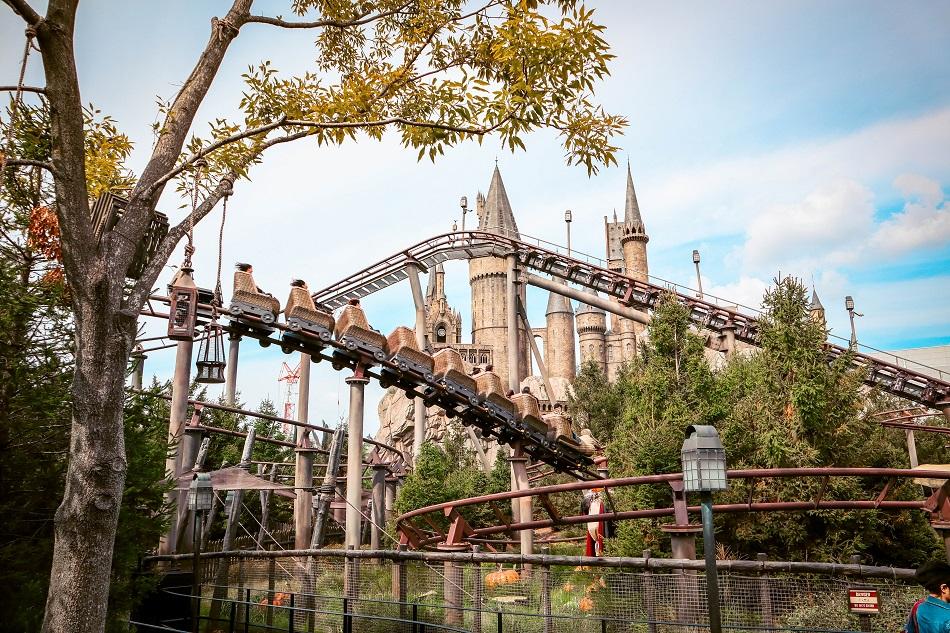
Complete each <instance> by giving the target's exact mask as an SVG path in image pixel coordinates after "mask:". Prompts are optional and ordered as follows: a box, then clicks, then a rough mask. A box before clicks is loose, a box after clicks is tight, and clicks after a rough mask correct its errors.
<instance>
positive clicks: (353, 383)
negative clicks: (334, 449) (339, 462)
mask: <svg viewBox="0 0 950 633" xmlns="http://www.w3.org/2000/svg"><path fill="white" fill-rule="evenodd" d="M368 382H369V379H368V378H365V377H364V376H363V366H362V365H357V366H356V370H355V371H354V372H353V375H352V376H350V377H349V378H347V379H346V384H348V385H349V386H350V421H349V428H348V429H347V433H348V437H347V442H346V451H347V453H346V546H347V547H352V548H353V549H359V547H360V509H361V505H362V499H363V391H364V388H365V387H366V383H368Z"/></svg>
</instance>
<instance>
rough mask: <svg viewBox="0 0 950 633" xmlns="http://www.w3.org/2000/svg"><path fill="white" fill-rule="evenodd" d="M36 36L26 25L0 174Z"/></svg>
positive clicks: (0, 184) (0, 182)
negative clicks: (18, 75)
mask: <svg viewBox="0 0 950 633" xmlns="http://www.w3.org/2000/svg"><path fill="white" fill-rule="evenodd" d="M34 37H36V29H35V28H33V27H32V26H28V27H26V44H24V46H23V61H22V62H21V63H20V78H19V79H18V80H17V84H16V92H15V93H14V97H13V104H11V105H10V123H9V125H8V126H7V135H6V138H5V139H4V143H3V153H2V154H0V174H4V173H6V170H7V155H8V154H9V153H10V150H11V149H13V126H14V125H15V123H16V115H17V111H18V110H19V109H20V106H22V105H23V81H24V80H25V78H26V62H27V60H28V59H29V57H30V49H31V48H32V44H33V38H34ZM2 190H3V178H2V177H0V191H2Z"/></svg>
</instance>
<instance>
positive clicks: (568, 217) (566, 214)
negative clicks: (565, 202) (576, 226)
mask: <svg viewBox="0 0 950 633" xmlns="http://www.w3.org/2000/svg"><path fill="white" fill-rule="evenodd" d="M573 219H574V216H573V215H571V210H570V209H568V210H567V211H565V212H564V221H565V222H567V223H568V224H570V223H571V221H572V220H573Z"/></svg>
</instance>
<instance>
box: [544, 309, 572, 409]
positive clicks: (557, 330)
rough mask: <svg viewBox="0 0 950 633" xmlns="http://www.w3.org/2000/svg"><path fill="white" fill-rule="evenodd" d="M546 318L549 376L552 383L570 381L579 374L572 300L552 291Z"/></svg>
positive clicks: (545, 351)
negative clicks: (575, 349) (575, 350)
mask: <svg viewBox="0 0 950 633" xmlns="http://www.w3.org/2000/svg"><path fill="white" fill-rule="evenodd" d="M545 318H546V320H547V335H546V337H545V339H544V341H545V342H544V364H545V366H546V368H547V370H548V378H550V379H551V382H552V383H553V382H555V379H563V380H565V381H567V382H568V383H569V382H571V381H573V380H574V378H575V377H576V376H577V358H576V356H575V352H574V311H573V310H572V309H571V300H570V299H568V298H567V297H565V296H564V295H559V294H557V293H555V292H552V293H550V295H549V296H548V309H547V310H546V311H545ZM555 391H556V388H555Z"/></svg>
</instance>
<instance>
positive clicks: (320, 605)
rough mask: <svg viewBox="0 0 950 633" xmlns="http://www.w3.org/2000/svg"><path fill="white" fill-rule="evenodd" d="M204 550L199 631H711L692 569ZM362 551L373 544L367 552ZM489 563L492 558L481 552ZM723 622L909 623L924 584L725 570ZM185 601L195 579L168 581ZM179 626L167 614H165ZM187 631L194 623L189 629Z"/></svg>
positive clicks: (801, 626)
mask: <svg viewBox="0 0 950 633" xmlns="http://www.w3.org/2000/svg"><path fill="white" fill-rule="evenodd" d="M261 554H262V553H257V555H255V556H233V557H228V556H225V557H219V558H205V559H203V562H202V564H201V572H200V578H201V585H202V590H201V595H202V604H201V613H202V618H203V619H202V624H201V627H202V630H203V631H206V632H207V633H211V632H213V631H267V630H282V631H316V632H320V633H331V632H332V633H337V632H342V633H352V632H364V631H365V632H370V633H374V632H376V631H379V632H383V631H403V632H405V633H417V632H421V631H426V630H430V631H431V630H449V631H470V632H472V633H507V632H524V633H535V632H536V633H554V632H566V633H603V632H607V633H614V632H617V633H619V632H631V633H632V632H637V633H639V632H642V633H684V632H688V633H698V631H700V630H701V629H703V628H708V611H707V602H706V579H705V574H704V573H703V571H702V570H696V569H669V568H664V569H655V570H653V569H643V568H632V567H631V568H625V567H619V568H618V567H598V566H583V567H578V566H571V565H565V564H558V563H557V559H558V557H550V560H551V561H552V563H551V564H537V563H535V564H532V565H521V566H518V568H515V566H513V565H510V564H495V563H490V562H482V563H473V562H471V561H470V560H469V561H467V562H458V561H452V560H446V561H436V562H430V561H426V560H407V558H408V556H406V555H405V554H402V553H399V552H393V553H390V554H388V555H387V556H388V558H389V559H379V558H353V557H346V555H345V553H344V552H342V551H340V552H336V553H335V554H336V555H327V554H328V553H327V552H324V553H322V555H320V556H308V557H292V556H286V555H279V554H275V555H271V556H261ZM363 554H365V553H363ZM481 558H482V559H484V560H491V559H492V557H491V556H490V555H489V556H483V557H481ZM536 558H537V557H536ZM854 587H867V588H873V589H875V590H876V591H877V596H878V600H879V604H880V613H879V614H876V615H870V616H867V615H865V616H861V615H857V614H854V613H851V612H850V611H849V604H848V589H849V588H854ZM719 590H720V604H721V611H722V624H723V629H724V630H727V631H738V630H776V631H802V630H809V631H845V630H847V631H862V630H866V631H874V632H878V631H880V632H887V633H893V632H895V631H898V630H900V629H901V627H902V626H903V624H904V621H905V619H906V616H907V613H908V612H909V610H910V608H911V606H912V605H913V603H914V600H915V599H916V598H917V597H919V595H920V594H921V590H920V588H919V587H915V586H913V585H911V584H908V583H907V582H903V581H900V580H896V579H880V578H858V577H848V578H843V577H840V576H838V577H836V576H834V575H817V574H811V575H803V574H794V575H792V574H765V573H762V574H755V573H738V572H733V571H720V572H719ZM170 591H172V592H176V591H177V592H178V593H180V594H181V595H182V597H183V599H187V598H186V597H185V596H187V595H189V594H190V592H191V588H190V587H180V588H177V589H171V590H170ZM169 624H171V622H169ZM180 628H182V629H185V628H189V627H186V626H181V627H180Z"/></svg>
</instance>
